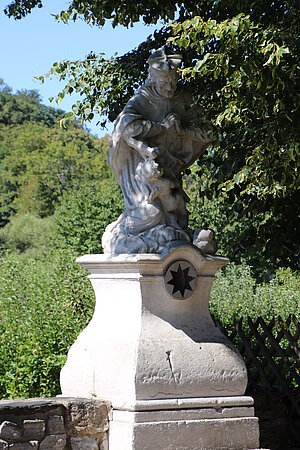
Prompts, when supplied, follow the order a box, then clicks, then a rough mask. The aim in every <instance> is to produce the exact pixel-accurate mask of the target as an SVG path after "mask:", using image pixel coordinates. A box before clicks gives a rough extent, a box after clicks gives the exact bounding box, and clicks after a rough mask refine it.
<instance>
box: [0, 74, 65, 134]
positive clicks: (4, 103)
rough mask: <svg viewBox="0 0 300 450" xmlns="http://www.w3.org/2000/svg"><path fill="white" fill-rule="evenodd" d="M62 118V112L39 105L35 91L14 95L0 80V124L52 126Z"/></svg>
mask: <svg viewBox="0 0 300 450" xmlns="http://www.w3.org/2000/svg"><path fill="white" fill-rule="evenodd" d="M63 116H64V111H62V110H59V109H55V108H51V107H49V106H45V105H43V104H42V103H41V99H40V95H39V93H38V91H36V90H26V89H24V90H22V91H18V92H17V93H16V94H13V93H12V89H11V88H10V87H9V86H7V85H6V84H5V83H4V81H3V80H2V79H1V78H0V124H1V125H21V124H22V123H24V122H28V121H31V122H42V123H44V124H45V125H47V126H48V127H52V126H54V125H55V124H56V123H57V122H58V121H59V120H60V119H62V118H63Z"/></svg>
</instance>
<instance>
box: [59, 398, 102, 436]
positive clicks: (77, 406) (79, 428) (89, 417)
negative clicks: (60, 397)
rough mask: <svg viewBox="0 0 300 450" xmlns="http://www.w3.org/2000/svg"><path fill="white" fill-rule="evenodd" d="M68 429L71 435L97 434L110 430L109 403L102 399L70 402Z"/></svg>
mask: <svg viewBox="0 0 300 450" xmlns="http://www.w3.org/2000/svg"><path fill="white" fill-rule="evenodd" d="M66 429H67V433H68V435H70V436H83V435H84V436H97V435H98V434H101V433H103V432H104V431H106V430H108V411H107V404H106V403H105V402H103V401H100V400H81V401H79V400H78V401H77V402H72V403H69V405H68V409H67V414H66Z"/></svg>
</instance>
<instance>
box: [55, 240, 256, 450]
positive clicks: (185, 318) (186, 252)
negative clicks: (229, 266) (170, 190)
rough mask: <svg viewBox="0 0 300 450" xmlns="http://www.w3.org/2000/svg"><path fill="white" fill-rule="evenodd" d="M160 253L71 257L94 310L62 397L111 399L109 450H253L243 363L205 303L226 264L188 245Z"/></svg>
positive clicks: (73, 352) (71, 357)
mask: <svg viewBox="0 0 300 450" xmlns="http://www.w3.org/2000/svg"><path fill="white" fill-rule="evenodd" d="M166 253H167V254H166V256H163V255H153V254H152V255H151V254H140V255H119V256H116V257H109V256H107V255H86V256H83V257H81V258H79V259H78V263H79V264H81V265H82V266H83V267H85V268H86V269H87V270H88V271H89V273H90V276H89V278H90V279H91V282H92V284H93V287H94V290H95V294H96V308H95V313H94V316H93V318H92V320H91V322H90V324H89V325H88V326H87V328H86V329H85V330H84V331H83V332H82V333H81V334H80V336H79V337H78V339H77V341H76V342H75V344H74V345H73V346H72V347H71V349H70V351H69V354H68V360H67V363H66V365H65V367H64V368H63V369H62V372H61V388H62V394H63V395H64V396H78V397H79V396H80V397H91V396H95V397H99V398H101V399H105V400H109V401H111V402H112V406H113V420H112V422H111V424H110V444H109V445H110V447H109V448H110V450H130V449H135V450H142V449H143V450H146V449H149V450H150V449H151V450H154V449H155V450H158V449H164V450H166V449H172V450H178V449H180V450H181V449H187V450H196V449H215V450H216V449H221V448H222V449H227V448H228V449H229V448H230V449H242V448H245V449H247V448H249V449H250V448H257V446H258V423H257V419H256V418H255V417H254V413H253V408H252V406H251V405H252V403H253V401H252V399H251V398H249V397H244V392H245V388H246V384H247V373H246V368H245V364H244V362H243V360H242V358H241V357H240V355H239V353H238V352H237V351H236V349H235V348H234V347H233V345H232V344H231V342H230V341H229V340H228V339H227V338H226V337H225V336H224V335H223V334H222V333H221V332H220V331H219V329H218V328H216V327H215V325H214V323H213V321H212V319H211V317H210V314H209V309H208V301H209V293H210V289H211V286H212V283H213V281H214V275H215V272H216V271H217V269H218V268H220V267H222V266H224V265H225V264H226V263H227V262H228V260H227V259H225V258H221V257H217V256H208V255H205V256H204V255H202V254H201V253H200V251H199V250H198V249H197V248H195V247H193V246H190V245H184V246H179V247H177V248H175V249H173V250H172V251H171V252H169V253H168V252H166Z"/></svg>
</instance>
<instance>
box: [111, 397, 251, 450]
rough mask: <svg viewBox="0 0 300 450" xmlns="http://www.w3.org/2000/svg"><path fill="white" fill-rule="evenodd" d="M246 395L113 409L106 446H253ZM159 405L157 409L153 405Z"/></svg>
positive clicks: (211, 449)
mask: <svg viewBox="0 0 300 450" xmlns="http://www.w3.org/2000/svg"><path fill="white" fill-rule="evenodd" d="M252 405H253V399H252V398H251V397H244V396H241V397H219V398H210V399H209V398H199V399H193V401H190V399H186V401H185V400H184V399H182V400H181V401H180V402H178V401H177V402H176V400H175V399H173V401H171V400H170V401H162V402H161V403H160V404H159V401H156V402H153V401H145V402H139V405H136V407H137V408H139V411H128V410H127V411H126V410H113V414H112V421H111V422H110V431H109V448H110V450H153V449H155V450H179V449H180V450H200V449H201V450H221V449H222V450H225V449H231V450H241V449H244V450H245V449H257V448H258V446H259V429H258V419H257V418H256V417H254V408H253V406H252ZM159 407H160V408H162V409H157V408H159Z"/></svg>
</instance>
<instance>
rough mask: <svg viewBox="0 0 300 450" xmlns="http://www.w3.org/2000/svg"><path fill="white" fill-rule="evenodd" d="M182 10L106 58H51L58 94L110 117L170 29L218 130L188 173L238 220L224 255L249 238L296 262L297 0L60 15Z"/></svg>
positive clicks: (16, 13) (104, 16)
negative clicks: (74, 96) (140, 40)
mask: <svg viewBox="0 0 300 450" xmlns="http://www.w3.org/2000/svg"><path fill="white" fill-rule="evenodd" d="M36 6H38V7H41V6H42V1H41V0H29V1H28V0H14V1H12V2H11V3H10V4H9V5H8V7H7V8H6V11H5V12H6V14H8V15H9V16H13V17H15V18H21V17H23V16H24V15H26V14H27V13H29V12H30V11H31V10H32V8H33V7H36ZM178 10H179V14H178V19H177V20H176V21H175V22H174V23H173V24H171V25H169V26H166V27H165V28H164V29H162V30H161V31H159V32H157V33H155V35H154V36H152V37H149V39H148V40H147V41H146V42H144V43H142V44H141V45H140V46H139V47H138V48H137V49H135V50H133V51H131V52H129V53H127V54H126V55H123V56H118V57H115V58H113V59H109V60H107V59H105V57H104V56H103V55H100V56H96V55H95V54H93V53H91V54H89V55H88V56H87V58H86V59H85V60H82V61H63V62H61V63H55V64H54V66H53V68H52V69H51V71H50V74H56V75H57V76H58V77H59V78H60V79H62V80H65V81H66V84H65V88H64V90H63V91H62V92H61V93H59V94H58V101H60V99H61V98H63V97H64V96H65V95H67V94H71V93H72V92H74V91H76V92H78V93H80V94H81V95H82V101H80V102H78V103H77V104H76V105H74V108H73V112H74V114H75V115H77V116H78V117H80V118H81V120H90V119H91V118H92V117H93V115H94V113H95V112H96V113H99V114H100V116H101V115H102V119H101V120H102V123H103V122H105V120H106V118H108V119H109V120H114V119H115V117H116V115H117V114H118V113H119V112H120V110H121V109H122V108H123V106H124V104H125V102H126V101H127V100H128V98H129V97H130V96H131V95H132V93H133V91H134V89H135V88H136V87H137V86H138V85H139V84H140V83H141V82H142V81H143V80H144V79H145V77H146V66H145V61H146V59H147V57H148V56H149V54H150V51H151V50H152V49H153V48H158V47H159V46H161V45H162V44H163V43H165V41H166V39H167V40H168V42H169V44H170V45H173V46H174V48H175V49H176V48H177V49H179V50H183V51H184V53H185V65H184V69H183V71H182V76H183V80H184V82H185V83H189V86H190V89H192V91H193V93H194V96H195V100H196V101H199V100H201V103H202V104H203V106H204V107H205V108H206V110H207V114H208V117H209V118H210V119H211V120H212V122H213V123H214V124H215V126H216V129H217V131H218V139H217V140H216V141H215V143H214V145H213V147H211V149H210V151H208V153H207V154H206V155H205V156H204V157H203V159H202V160H201V165H200V166H199V170H198V171H197V173H196V174H195V176H196V177H198V178H197V179H196V180H195V179H193V180H192V182H193V184H194V185H195V184H197V185H198V186H199V184H200V182H201V193H202V195H203V196H205V198H206V199H216V198H218V199H220V201H221V203H222V205H223V207H224V209H225V214H226V217H227V220H228V221H229V222H230V223H231V224H237V225H236V226H235V230H236V236H235V238H234V239H233V242H231V244H230V245H228V248H227V250H228V251H229V255H230V256H231V257H234V258H236V259H237V260H238V259H239V258H240V255H241V253H242V252H245V251H246V250H245V248H246V249H248V251H249V254H251V252H252V253H253V252H255V253H256V254H257V252H259V258H260V260H265V265H266V266H267V267H268V268H269V270H270V271H271V272H272V271H273V269H274V267H276V266H278V265H282V264H283V265H291V266H292V267H295V255H296V254H297V251H298V250H297V249H298V245H297V235H299V233H298V234H297V222H296V219H297V214H295V212H296V211H295V209H296V206H295V205H296V204H297V203H296V195H297V186H298V183H299V158H298V159H297V154H298V153H299V139H298V127H297V120H296V119H297V116H296V115H297V108H298V104H299V103H298V98H299V95H298V92H297V90H296V61H297V48H298V44H299V26H298V11H297V3H296V1H295V0H290V1H289V2H286V1H284V0H261V1H260V2H257V1H254V0H245V1H243V2H241V1H232V0H231V1H228V0H219V1H215V0H206V1H201V0H200V1H197V2H196V1H192V0H191V1H189V0H187V1H185V2H174V1H171V0H166V1H164V2H163V3H161V2H160V3H157V2H156V1H154V0H150V1H149V2H147V3H146V4H145V5H144V4H142V3H138V4H136V3H131V2H125V3H124V2H119V1H116V0H115V1H112V2H97V1H95V0H89V1H88V2H79V1H78V0H73V1H71V2H70V4H69V7H68V9H67V10H66V11H61V12H58V16H57V17H58V18H59V19H60V20H62V21H65V22H66V21H68V20H76V19H77V18H79V17H81V18H83V19H84V20H85V21H86V22H88V23H91V24H93V25H96V26H101V25H103V24H104V22H105V21H106V20H112V21H113V25H117V24H121V25H124V26H128V25H132V24H133V23H134V22H137V21H138V20H140V19H142V20H143V21H144V23H157V22H158V21H159V20H160V19H163V20H165V21H166V22H168V21H170V20H173V19H174V16H175V14H176V12H177V11H178ZM50 74H49V75H50ZM41 80H42V81H43V80H44V78H43V77H41ZM203 167H205V169H203ZM201 179H202V181H201ZM203 180H204V181H205V183H204V185H205V187H203ZM258 218H259V220H257V219H258ZM240 222H241V223H242V225H241V226H239V223H240Z"/></svg>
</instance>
